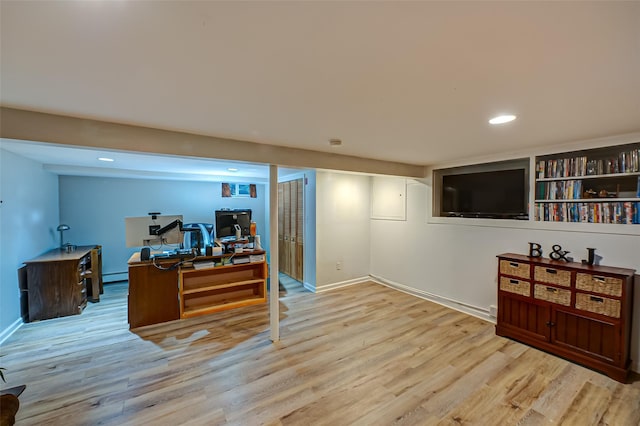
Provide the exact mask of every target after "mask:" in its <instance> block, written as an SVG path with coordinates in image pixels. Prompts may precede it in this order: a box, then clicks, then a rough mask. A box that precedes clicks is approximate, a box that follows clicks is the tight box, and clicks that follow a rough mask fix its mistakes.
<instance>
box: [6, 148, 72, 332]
mask: <svg viewBox="0 0 640 426" xmlns="http://www.w3.org/2000/svg"><path fill="white" fill-rule="evenodd" d="M0 199H1V200H2V203H1V204H0V342H1V341H3V340H4V338H5V337H6V336H7V335H8V334H10V333H11V332H12V331H13V329H15V327H17V326H19V325H20V324H21V318H20V291H19V288H18V273H17V271H18V268H20V267H21V266H23V262H24V261H25V260H28V259H31V258H33V257H36V256H38V255H39V254H41V253H43V252H45V251H47V250H50V249H52V248H55V247H57V246H58V244H59V234H58V231H56V228H57V227H58V225H59V224H60V221H59V218H58V176H56V175H54V174H52V173H49V172H46V171H44V170H43V168H42V164H40V163H37V162H35V161H32V160H29V159H27V158H24V157H21V156H19V155H16V154H13V153H11V152H9V151H6V150H3V149H0Z"/></svg>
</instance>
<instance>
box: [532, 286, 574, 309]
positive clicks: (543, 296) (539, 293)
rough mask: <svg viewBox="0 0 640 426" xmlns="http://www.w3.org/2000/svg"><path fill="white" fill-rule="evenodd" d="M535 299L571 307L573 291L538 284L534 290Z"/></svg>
mask: <svg viewBox="0 0 640 426" xmlns="http://www.w3.org/2000/svg"><path fill="white" fill-rule="evenodd" d="M533 297H535V298H536V299H540V300H546V301H547V302H551V303H557V304H558V305H564V306H569V305H571V290H563V289H561V288H556V287H551V286H546V285H544V284H536V285H535V286H534V288H533Z"/></svg>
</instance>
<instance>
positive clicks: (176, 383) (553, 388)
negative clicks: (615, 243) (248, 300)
mask: <svg viewBox="0 0 640 426" xmlns="http://www.w3.org/2000/svg"><path fill="white" fill-rule="evenodd" d="M126 293H127V287H126V284H110V285H106V286H105V294H104V296H102V297H101V301H100V303H97V304H89V306H88V307H87V309H86V310H85V311H84V312H83V313H82V315H79V316H73V317H65V318H59V319H54V320H47V321H42V322H36V323H30V324H26V325H24V326H23V327H22V328H21V329H19V330H18V331H17V332H16V333H15V334H14V335H13V336H12V337H11V338H10V339H9V340H8V341H7V342H5V344H4V345H3V346H2V348H1V351H0V354H1V356H0V366H3V367H5V368H6V369H7V370H6V372H5V375H6V376H7V379H8V381H9V383H8V384H7V386H11V385H17V384H22V383H25V384H26V385H27V389H26V391H25V392H24V393H23V394H22V396H21V398H20V401H21V407H20V411H19V412H18V416H17V421H18V423H17V424H18V425H98V424H105V425H146V424H150V425H182V424H189V425H217V424H236V425H254V424H269V425H281V424H282V425H354V424H355V425H389V424H402V425H406V424H419V425H431V424H434V425H435V424H452V425H459V424H465V425H516V424H519V425H542V424H545V425H546V424H569V425H580V426H583V425H598V424H604V425H616V426H618V425H638V424H640V382H639V381H638V380H637V377H636V380H635V382H633V383H632V384H627V385H622V384H620V383H618V382H615V381H613V380H611V379H609V378H607V377H606V376H604V375H601V374H599V373H596V372H593V371H590V370H588V369H585V368H583V367H580V366H578V365H575V364H572V363H570V362H568V361H565V360H563V359H560V358H557V357H555V356H552V355H548V354H545V353H544V352H541V351H538V350H536V349H532V348H529V347H527V346H525V345H522V344H520V343H516V342H513V341H511V340H508V339H505V338H501V337H497V336H496V335H495V334H494V327H493V324H490V323H488V322H485V321H482V320H480V319H477V318H474V317H470V316H468V315H465V314H462V313H459V312H456V311H453V310H450V309H447V308H444V307H442V306H439V305H436V304H433V303H430V302H427V301H424V300H421V299H417V298H415V297H412V296H409V295H406V294H403V293H400V292H397V291H395V290H391V289H388V288H386V287H383V286H380V285H377V284H374V283H365V284H359V285H354V286H351V287H347V288H343V289H337V290H334V291H331V292H327V293H322V294H311V293H305V292H304V291H295V290H292V291H284V292H281V293H282V294H283V298H282V299H281V302H280V304H281V337H282V340H281V341H280V342H279V343H276V344H273V343H271V342H270V341H269V340H268V337H269V332H268V326H269V324H268V311H267V309H268V306H267V305H261V306H252V307H247V308H242V309H238V310H232V311H227V312H222V313H217V314H213V315H209V316H204V317H199V318H193V319H189V320H183V321H176V322H172V323H166V324H162V325H156V326H149V327H144V328H140V329H137V330H135V331H130V330H129V329H128V325H127V305H126Z"/></svg>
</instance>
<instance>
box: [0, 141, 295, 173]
mask: <svg viewBox="0 0 640 426" xmlns="http://www.w3.org/2000/svg"><path fill="white" fill-rule="evenodd" d="M0 148H2V149H6V150H7V151H10V152H13V153H14V154H18V155H20V156H22V157H26V158H29V159H31V160H33V161H36V162H39V163H42V164H43V167H44V169H45V170H48V171H50V172H52V173H55V174H58V175H67V176H94V177H119V178H138V179H141V178H142V179H170V180H190V181H212V182H222V181H232V182H266V181H268V178H269V166H268V165H265V164H252V163H244V162H234V161H218V160H208V159H202V158H191V157H176V156H169V155H150V154H140V153H135V152H123V151H110V150H96V149H89V148H77V147H68V146H61V145H55V144H49V143H38V142H26V141H17V140H11V139H0ZM101 157H106V158H110V159H112V160H114V161H113V162H104V161H101V160H99V159H98V158H101ZM229 169H235V170H229ZM299 172H300V170H297V169H289V168H286V169H285V168H281V169H279V173H280V175H284V176H286V175H290V174H294V173H299Z"/></svg>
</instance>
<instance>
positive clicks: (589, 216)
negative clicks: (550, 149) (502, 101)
mask: <svg viewBox="0 0 640 426" xmlns="http://www.w3.org/2000/svg"><path fill="white" fill-rule="evenodd" d="M535 188H536V193H535V208H534V210H535V218H536V220H539V221H553V222H592V223H622V224H640V144H638V143H636V144H628V145H619V146H613V147H606V148H598V149H589V150H584V151H574V152H567V153H562V154H554V155H547V156H541V157H536V187H535Z"/></svg>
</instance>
